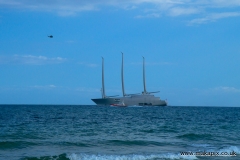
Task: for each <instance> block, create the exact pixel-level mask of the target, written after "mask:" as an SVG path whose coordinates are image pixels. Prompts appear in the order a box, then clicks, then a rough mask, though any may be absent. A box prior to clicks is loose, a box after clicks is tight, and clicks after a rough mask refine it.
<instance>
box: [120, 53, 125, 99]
mask: <svg viewBox="0 0 240 160" xmlns="http://www.w3.org/2000/svg"><path fill="white" fill-rule="evenodd" d="M121 78H122V93H123V97H125V96H126V94H125V90H124V75H123V53H122V69H121Z"/></svg>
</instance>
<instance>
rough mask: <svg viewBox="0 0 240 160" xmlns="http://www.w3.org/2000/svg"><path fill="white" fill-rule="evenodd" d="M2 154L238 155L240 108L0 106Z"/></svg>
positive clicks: (99, 157)
mask: <svg viewBox="0 0 240 160" xmlns="http://www.w3.org/2000/svg"><path fill="white" fill-rule="evenodd" d="M181 152H187V153H193V154H195V153H196V152H199V153H203V154H207V153H209V152H212V153H219V154H230V153H231V154H233V153H235V154H236V156H196V155H189V156H184V155H181ZM0 159H1V160H95V159H96V160H162V159H166V160H172V159H200V160H201V159H219V160H222V159H229V160H237V159H240V108H237V107H236V108H234V107H174V106H171V107H100V106H94V105H93V106H83V105H79V106H78V105H72V106H71V105H0Z"/></svg>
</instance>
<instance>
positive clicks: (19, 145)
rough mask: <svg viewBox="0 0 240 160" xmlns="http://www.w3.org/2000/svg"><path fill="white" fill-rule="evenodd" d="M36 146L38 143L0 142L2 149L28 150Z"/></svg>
mask: <svg viewBox="0 0 240 160" xmlns="http://www.w3.org/2000/svg"><path fill="white" fill-rule="evenodd" d="M33 145H36V143H32V142H24V141H3V142H0V149H3V150H4V149H16V148H18V149H20V148H26V147H28V146H33Z"/></svg>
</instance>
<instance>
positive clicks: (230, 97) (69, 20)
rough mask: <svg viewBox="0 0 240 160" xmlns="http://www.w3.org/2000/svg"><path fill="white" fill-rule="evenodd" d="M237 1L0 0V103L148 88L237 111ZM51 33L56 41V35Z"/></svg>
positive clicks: (71, 100) (58, 100)
mask: <svg viewBox="0 0 240 160" xmlns="http://www.w3.org/2000/svg"><path fill="white" fill-rule="evenodd" d="M239 31H240V0H231V1H229V0H201V1H195V0H121V1H117V0H81V1H79V0H41V1H39V0H0V74H1V76H0V104H79V105H81V104H83V105H84V104H86V105H93V104H94V103H93V102H92V101H91V99H92V98H101V92H100V89H101V83H102V82H101V69H102V68H101V63H102V58H101V57H104V67H105V92H106V95H108V96H111V95H120V96H122V91H121V56H122V55H121V52H123V53H124V79H125V91H126V93H128V94H130V93H140V92H142V91H143V80H142V61H143V59H142V57H143V56H144V57H145V64H146V66H145V70H146V87H147V91H149V92H151V91H160V93H156V94H155V96H158V97H160V98H161V99H163V100H165V99H167V101H168V104H169V105H171V106H233V107H240V74H239V69H240V63H239V62H240V45H239V43H240V32H239ZM49 35H53V38H49V37H48V36H49Z"/></svg>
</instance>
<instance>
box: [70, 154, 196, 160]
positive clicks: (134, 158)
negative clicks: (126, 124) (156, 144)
mask: <svg viewBox="0 0 240 160" xmlns="http://www.w3.org/2000/svg"><path fill="white" fill-rule="evenodd" d="M67 157H68V158H69V159H70V160H177V159H186V160H194V159H197V158H196V156H181V155H180V154H173V153H172V154H171V153H168V154H149V155H140V154H130V155H101V154H98V155H95V154H75V153H73V154H70V155H67Z"/></svg>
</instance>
